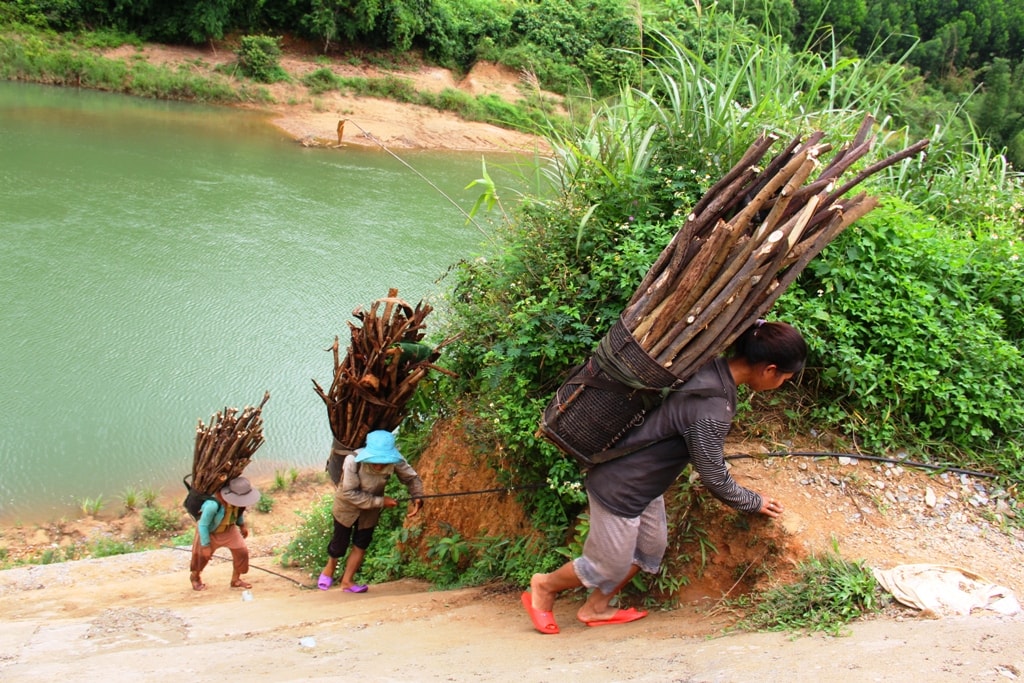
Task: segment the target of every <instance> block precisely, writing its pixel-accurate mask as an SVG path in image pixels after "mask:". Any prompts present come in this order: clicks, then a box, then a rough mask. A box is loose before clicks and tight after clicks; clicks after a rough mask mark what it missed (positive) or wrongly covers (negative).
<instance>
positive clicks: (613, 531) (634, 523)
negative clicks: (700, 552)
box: [572, 495, 668, 595]
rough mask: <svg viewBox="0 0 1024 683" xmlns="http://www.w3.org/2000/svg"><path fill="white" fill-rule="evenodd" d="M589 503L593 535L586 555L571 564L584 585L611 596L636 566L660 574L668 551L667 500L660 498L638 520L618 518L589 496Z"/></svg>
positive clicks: (586, 545) (586, 548)
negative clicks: (659, 571) (666, 550)
mask: <svg viewBox="0 0 1024 683" xmlns="http://www.w3.org/2000/svg"><path fill="white" fill-rule="evenodd" d="M587 500H588V501H589V502H590V531H589V533H588V534H587V540H586V541H584V543H583V555H582V556H581V557H578V558H576V559H575V560H573V563H572V566H573V569H574V570H575V571H576V576H578V577H579V579H580V581H582V582H583V585H584V586H586V587H587V588H596V589H597V590H599V591H601V592H602V593H604V594H605V595H608V594H609V593H611V592H612V591H613V590H615V587H616V586H618V585H619V584H620V583H622V582H623V580H624V579H625V578H626V576H627V575H628V574H629V570H630V567H632V566H633V565H634V564H635V565H637V566H638V567H640V571H644V572H647V573H649V574H657V573H658V570H659V569H660V568H661V560H662V558H663V557H664V556H665V548H667V547H668V521H667V520H666V518H665V499H664V498H663V497H662V496H658V497H657V498H655V499H654V500H652V501H651V502H650V504H648V505H647V507H646V508H645V509H644V511H643V512H642V513H641V514H640V516H639V517H619V516H618V515H616V514H614V513H612V512H611V511H610V510H608V509H607V508H605V507H603V506H602V505H601V504H600V503H599V502H597V500H595V499H594V497H593V496H590V495H588V496H587Z"/></svg>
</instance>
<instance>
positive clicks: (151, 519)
mask: <svg viewBox="0 0 1024 683" xmlns="http://www.w3.org/2000/svg"><path fill="white" fill-rule="evenodd" d="M142 524H143V526H145V527H146V531H149V532H153V533H157V532H163V531H176V530H178V529H180V528H181V513H179V512H178V510H169V509H167V508H164V507H160V506H159V505H154V506H152V507H148V508H144V509H143V510H142Z"/></svg>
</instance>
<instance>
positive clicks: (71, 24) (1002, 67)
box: [0, 0, 1024, 566]
mask: <svg viewBox="0 0 1024 683" xmlns="http://www.w3.org/2000/svg"><path fill="white" fill-rule="evenodd" d="M954 7H955V9H954ZM0 20H3V22H4V24H5V25H6V26H7V29H6V30H5V31H4V33H3V34H2V35H0V56H3V59H2V60H0V71H2V73H0V75H2V76H3V77H5V78H24V77H33V78H36V77H38V78H42V76H36V75H34V74H38V73H42V72H44V71H46V69H49V71H48V73H53V72H54V71H56V70H59V68H64V67H63V66H60V65H66V64H67V63H69V62H70V61H73V59H85V58H83V57H81V56H80V53H73V54H72V53H70V52H67V51H66V48H65V47H63V46H61V47H59V48H53V49H52V50H51V52H50V53H49V54H51V55H52V54H59V55H61V57H60V60H54V61H52V62H50V64H51V66H48V67H41V66H39V65H40V64H41V63H43V62H42V61H40V60H41V59H42V58H40V57H38V55H40V54H44V53H46V48H47V45H48V44H51V45H60V44H61V41H62V40H66V39H67V37H68V36H69V35H70V36H86V37H88V40H82V41H80V44H82V45H88V44H89V41H90V40H91V41H94V42H95V41H99V40H100V37H102V36H104V35H109V34H105V33H104V32H113V34H114V35H116V36H118V39H120V40H126V39H129V38H134V39H140V38H141V39H144V40H160V41H171V42H176V41H184V42H193V43H202V42H204V41H207V40H210V39H219V38H221V37H223V36H225V35H227V34H243V33H244V34H260V35H264V36H266V35H271V36H274V37H275V38H274V39H272V40H271V44H270V45H269V46H268V45H267V44H266V43H265V41H264V42H263V43H261V42H260V41H252V40H250V41H249V42H248V43H246V42H245V41H244V40H243V41H241V44H242V45H243V46H247V47H243V49H241V50H240V54H239V56H240V59H250V60H252V61H254V62H255V63H256V64H257V65H259V66H260V68H261V70H262V71H263V72H264V73H272V72H273V69H272V67H273V54H270V55H269V56H270V57H271V59H270V61H269V63H268V62H266V61H264V60H263V58H264V57H266V56H267V55H268V53H273V48H274V46H275V45H276V42H275V41H276V37H278V36H281V35H285V34H287V35H291V36H300V37H303V38H305V39H307V40H311V41H315V43H316V44H317V45H319V46H320V49H321V50H322V51H324V53H326V54H327V55H341V54H359V53H360V52H361V51H365V50H368V49H371V48H377V49H380V48H384V49H389V50H392V51H395V52H396V53H401V52H403V51H407V50H411V49H415V50H417V51H420V52H421V53H422V54H424V55H426V56H427V57H428V58H429V59H432V60H434V61H436V62H437V63H439V64H442V65H445V66H450V67H453V68H457V69H463V70H464V69H468V68H469V67H470V66H471V65H472V64H473V63H474V62H475V61H476V60H478V59H489V60H494V61H498V62H502V63H505V64H508V65H510V66H513V67H515V68H517V69H522V70H523V71H525V72H528V73H530V74H532V75H533V76H534V77H535V78H536V80H537V81H538V82H539V83H540V85H541V86H542V87H543V88H545V89H548V90H554V91H557V92H561V93H564V94H566V95H567V96H568V100H567V102H568V103H569V108H570V110H571V112H572V114H571V121H568V122H567V121H562V120H555V119H554V118H552V119H550V120H547V121H542V122H540V123H539V122H538V119H537V117H535V116H531V117H524V118H523V119H522V120H523V121H527V122H528V123H527V124H526V125H530V126H535V127H538V126H539V128H536V130H537V131H538V132H541V133H543V134H544V135H546V136H547V137H548V138H549V140H550V141H551V143H552V145H553V146H554V149H555V150H556V154H555V158H554V161H553V163H552V164H551V165H550V166H549V167H547V169H546V173H547V180H548V189H547V191H544V192H538V193H537V194H536V195H535V196H529V197H525V198H523V199H522V201H521V202H519V203H517V205H516V206H514V207H506V208H507V211H508V213H504V212H498V211H495V212H492V213H490V214H488V216H489V217H490V218H491V225H490V227H489V229H490V230H491V231H492V232H493V233H494V235H495V238H496V243H497V244H498V245H499V246H498V247H497V248H495V250H494V251H493V253H491V254H488V255H487V257H486V258H481V259H478V260H475V261H472V262H465V263H461V264H459V265H458V267H457V268H456V269H455V271H454V273H453V274H452V276H451V277H450V278H449V285H450V300H449V301H448V306H447V308H448V309H449V310H448V325H449V326H450V329H448V330H446V331H445V334H447V335H451V334H456V333H457V334H460V335H462V336H461V339H460V343H459V344H457V345H452V346H451V347H449V349H448V350H446V361H447V362H448V363H449V364H450V365H451V366H452V368H453V369H454V370H456V371H457V373H458V375H459V377H458V379H457V380H454V379H447V378H446V379H444V380H443V381H439V382H437V383H436V384H431V385H426V384H425V385H424V388H427V387H429V389H430V393H429V395H427V394H424V395H421V396H419V398H418V400H419V401H420V403H419V404H418V410H417V412H416V419H415V420H410V421H409V424H408V428H407V429H405V430H404V431H405V432H406V434H405V438H415V437H416V428H417V425H419V427H420V428H422V429H429V426H430V424H431V423H432V422H433V420H434V419H435V418H436V417H438V416H440V415H445V416H450V415H456V414H461V413H467V414H472V415H474V416H476V417H478V418H483V419H481V420H479V421H478V422H475V423H474V424H475V428H474V433H473V437H474V439H478V440H480V441H481V443H486V444H490V445H491V446H492V447H493V448H492V450H493V452H499V451H500V452H501V453H503V460H502V466H501V474H502V476H504V477H506V478H507V481H508V482H509V483H513V484H514V483H519V482H532V481H537V480H547V481H549V482H550V483H551V488H550V489H549V490H547V491H543V492H539V493H537V492H535V493H534V494H533V495H531V496H530V497H529V499H528V500H527V501H526V502H527V504H528V506H529V510H530V512H531V513H532V514H533V518H534V521H535V523H536V526H537V527H538V528H539V529H543V530H547V531H549V532H550V533H551V536H552V538H553V539H556V538H557V539H564V537H565V532H566V530H567V528H570V527H571V526H572V525H573V524H575V519H573V518H570V517H571V515H570V516H567V515H566V511H567V510H572V509H574V507H573V506H578V505H579V504H580V503H581V502H582V500H583V497H582V494H581V492H580V489H579V473H578V471H577V469H576V467H575V465H574V464H573V463H572V462H570V461H568V460H567V459H566V458H564V457H562V456H561V455H560V454H559V453H558V452H557V451H556V450H555V449H554V447H553V446H551V445H550V444H548V443H546V442H544V441H543V440H540V439H538V438H537V437H536V436H535V431H536V427H537V423H538V420H539V416H540V415H541V412H542V410H543V407H544V405H545V404H546V402H547V400H548V399H549V397H550V396H551V394H552V392H553V391H554V389H555V388H556V387H557V386H558V385H559V384H560V383H561V381H562V379H563V378H564V375H565V372H566V371H567V370H568V368H570V367H571V366H573V365H575V364H576V363H578V362H580V361H582V360H583V359H584V358H586V357H587V356H588V355H589V354H590V352H591V350H592V349H593V347H594V345H595V344H596V343H597V341H598V340H599V339H600V338H601V337H602V336H603V334H604V333H605V332H606V331H607V329H608V328H609V327H610V326H611V324H612V323H613V322H614V321H615V320H616V318H617V316H618V314H619V312H620V311H621V310H622V308H623V305H624V303H625V301H626V300H627V299H628V298H629V296H630V295H631V294H632V293H633V291H634V290H635V288H636V286H637V284H638V283H639V281H640V279H641V278H642V277H643V275H644V273H645V272H646V271H647V269H648V267H649V266H650V264H651V263H652V262H653V260H654V259H655V257H656V256H657V254H658V253H659V252H660V251H661V249H662V248H663V247H664V245H665V244H666V243H667V241H668V240H669V238H670V237H671V235H672V234H674V233H675V231H676V230H678V229H679V228H680V227H681V224H682V219H683V217H684V216H685V215H686V212H687V211H688V210H689V207H691V206H692V205H693V204H694V203H695V201H696V200H697V199H698V198H699V197H700V196H701V195H702V194H703V193H704V192H705V191H706V190H707V189H708V188H709V187H710V186H711V185H712V184H713V183H714V182H715V181H716V180H717V179H718V178H719V177H720V176H721V174H722V173H723V172H724V171H725V170H726V169H728V168H729V167H730V166H731V165H732V164H733V163H734V162H735V161H736V159H737V158H738V155H739V154H740V153H742V152H743V151H744V150H745V149H746V148H747V146H748V145H749V144H750V143H751V141H752V140H753V139H754V137H755V136H756V135H757V134H758V133H759V132H761V131H763V130H774V131H777V132H779V133H780V134H781V137H782V138H783V139H789V138H791V137H792V136H794V135H796V134H801V133H807V132H809V131H810V130H813V129H821V130H824V131H826V132H827V134H828V138H829V139H830V140H834V141H836V142H842V141H844V140H845V139H848V138H849V137H850V136H851V135H852V132H853V131H854V130H855V128H856V126H857V125H858V124H859V123H860V121H861V120H862V118H863V116H864V114H865V113H871V114H873V115H874V116H875V117H876V119H877V121H878V123H877V126H876V133H877V135H878V138H879V140H880V145H879V149H878V153H879V154H880V155H883V156H884V154H885V153H886V152H888V151H892V150H894V149H897V148H900V147H902V146H904V145H906V144H909V143H910V142H913V141H915V140H917V139H920V138H925V137H927V138H930V139H931V145H930V148H929V151H928V154H927V155H925V156H922V157H920V158H915V159H910V160H907V161H906V162H905V163H903V164H901V165H900V166H898V167H894V168H892V169H890V170H889V172H887V173H884V174H880V175H878V176H874V177H873V178H872V179H871V180H870V182H869V184H868V187H867V188H866V189H867V190H868V191H870V192H871V193H873V194H876V195H878V196H879V197H881V198H882V205H881V207H880V208H879V209H877V210H875V211H874V212H873V213H871V214H870V215H869V216H868V217H867V218H865V219H864V220H862V221H861V222H859V223H858V224H857V225H855V226H854V227H853V228H851V229H849V230H848V231H847V232H846V233H844V234H843V235H842V236H841V237H840V238H839V239H837V240H836V241H835V242H834V243H833V244H832V245H831V246H830V247H829V248H827V249H826V251H825V252H824V253H823V254H822V255H821V256H820V257H819V258H818V259H816V260H815V261H814V262H812V264H811V266H810V267H808V268H807V270H806V271H805V272H804V274H803V275H802V277H801V278H800V279H799V280H798V281H797V282H796V283H795V284H794V285H793V286H792V287H791V288H790V290H789V291H788V292H787V294H786V295H785V296H784V297H783V298H782V299H781V300H780V301H779V302H778V304H777V305H776V307H775V310H774V311H773V315H774V316H776V317H780V318H785V319H787V320H790V321H792V322H794V323H795V324H796V325H797V326H798V327H800V329H801V330H802V331H804V332H805V333H806V335H807V336H808V339H809V342H810V345H811V349H812V357H811V359H810V363H809V366H808V368H807V370H806V371H805V373H804V374H803V376H802V377H801V378H800V380H799V382H798V383H797V384H796V385H795V386H794V387H792V388H790V389H788V390H785V391H783V392H779V393H778V395H774V397H773V398H770V399H767V398H762V397H748V399H747V400H748V401H749V402H750V404H752V405H753V406H754V407H757V408H759V409H760V408H772V409H774V410H775V411H776V412H777V413H779V414H780V415H783V416H784V417H785V418H786V419H787V420H789V421H790V422H789V424H790V429H791V430H793V431H794V432H800V433H804V434H811V433H815V434H821V433H825V432H828V433H830V434H833V435H834V436H833V441H832V442H831V444H832V446H833V447H834V448H835V449H838V450H842V449H863V450H868V451H876V452H882V453H893V454H894V453H897V452H904V453H908V454H911V455H913V456H914V457H916V458H920V459H925V460H932V461H939V462H944V463H948V464H951V465H960V466H969V467H974V468H980V469H984V470H986V471H991V472H994V473H997V474H998V475H999V477H1000V479H999V481H1000V483H1001V485H1002V486H1004V487H1006V488H1007V489H1008V490H1009V491H1010V492H1011V493H1012V492H1015V491H1016V488H1015V487H1016V485H1017V484H1018V483H1019V482H1021V481H1022V480H1024V453H1022V448H1021V445H1022V443H1024V442H1022V429H1024V389H1022V388H1021V383H1020V381H1019V378H1020V377H1021V376H1022V375H1024V358H1022V355H1021V341H1022V332H1024V323H1022V322H1021V321H1022V312H1024V311H1022V300H1021V297H1022V294H1021V292H1024V269H1022V268H1021V263H1020V250H1021V249H1020V240H1021V237H1022V235H1021V233H1022V230H1024V227H1022V226H1024V222H1022V218H1024V209H1022V198H1024V191H1022V185H1021V175H1020V174H1019V172H1017V171H1016V170H1015V169H1016V168H1019V167H1021V164H1024V95H1022V91H1021V89H1020V86H1019V84H1020V83H1021V82H1024V78H1022V76H1024V66H1022V57H1024V5H1022V3H1017V2H1010V1H1008V0H1007V1H1000V0H961V1H960V2H958V3H956V4H955V5H954V3H946V2H940V1H939V0H934V1H933V2H926V1H916V2H900V1H889V2H882V1H881V0H832V1H831V2H827V3H826V2H821V1H820V0H794V1H788V0H786V1H781V0H757V1H755V0H748V1H747V2H736V3H722V4H710V5H703V4H700V3H691V2H682V1H679V0H669V1H667V2H652V1H645V2H640V3H639V4H638V3H636V2H626V1H625V0H593V1H591V2H582V1H569V0H544V1H543V2H517V1H507V2H497V1H495V0H371V1H365V2H353V1H348V0H288V1H286V2H281V1H280V0H265V1H264V2H261V3H255V4H254V3H242V2H235V1H230V0H228V1H218V0H187V1H184V2H180V3H172V4H168V3H157V2H152V1H151V0H137V1H135V2H122V1H117V2H114V1H111V0H81V1H75V0H17V1H14V2H3V3H0ZM56 32H63V33H56ZM127 34H130V36H127ZM126 36H127V37H126ZM68 55H71V56H68ZM4 64H6V66H3V65H4ZM54 64H55V65H54ZM75 68H76V69H79V72H76V73H79V76H80V71H81V69H82V68H84V67H75ZM104 68H106V67H104ZM26 74H29V75H26ZM318 79H319V81H324V82H327V81H330V80H331V75H330V72H329V69H326V73H323V74H321V75H320V77H318ZM63 82H67V81H63ZM72 82H73V81H72ZM309 85H310V87H311V88H312V87H314V86H317V87H321V86H323V83H319V86H318V84H316V83H312V82H311V83H310V84H309ZM328 85H330V86H331V87H334V86H336V85H337V84H333V85H331V84H328ZM190 96H195V93H194V92H193V93H192V94H191V95H190ZM502 117H503V118H508V119H510V118H512V117H513V114H511V113H509V112H505V113H504V114H503V115H502ZM478 220H482V218H481V217H478ZM768 401H771V403H768ZM484 426H485V427H484ZM746 428H747V429H749V430H756V429H757V426H756V425H748V426H747V427H746ZM438 542H440V541H438ZM449 545H450V542H449ZM552 545H553V546H554V545H560V543H553V544H552ZM446 547H447V546H446ZM388 550H389V552H390V549H388ZM450 551H451V548H450V547H448V548H447V550H445V552H450ZM551 561H552V558H551V557H537V558H532V559H531V562H533V563H534V564H536V565H537V566H544V565H546V564H547V565H549V564H550V563H551ZM388 563H389V566H390V565H391V564H393V562H392V560H390V559H389V560H388ZM370 564H371V565H372V564H373V562H372V560H371V562H370ZM463 564H464V563H463Z"/></svg>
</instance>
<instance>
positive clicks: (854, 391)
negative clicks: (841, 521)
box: [780, 201, 1024, 472]
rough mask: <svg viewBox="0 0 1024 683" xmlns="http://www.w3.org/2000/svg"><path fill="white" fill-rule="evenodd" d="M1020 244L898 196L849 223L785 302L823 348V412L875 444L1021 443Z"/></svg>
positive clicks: (819, 350) (979, 447)
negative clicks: (948, 221) (975, 231)
mask: <svg viewBox="0 0 1024 683" xmlns="http://www.w3.org/2000/svg"><path fill="white" fill-rule="evenodd" d="M1018 249H1019V247H1018V246H1016V244H1015V243H1014V242H1013V241H1012V240H1006V239H994V238H992V237H991V236H990V235H988V234H984V235H981V236H979V237H977V238H975V237H972V236H962V235H957V234H951V233H950V231H949V230H948V229H946V228H944V227H943V226H942V225H941V224H940V223H939V222H937V221H935V220H933V219H930V218H929V217H928V216H925V215H923V214H921V213H920V212H918V211H917V210H915V209H914V207H912V206H909V205H906V204H903V203H900V202H897V201H891V202H890V203H889V204H888V205H887V206H885V207H882V208H879V209H876V210H875V211H874V212H873V213H872V214H869V215H868V216H867V217H866V218H865V219H863V220H862V221H861V222H860V223H859V224H858V225H857V226H854V227H852V228H851V229H849V230H847V231H846V232H845V233H844V234H843V235H841V236H840V237H839V238H838V239H837V240H835V241H834V242H833V243H832V245H830V246H829V247H828V248H827V249H826V251H825V253H824V254H823V255H822V256H821V257H820V258H819V259H816V260H815V261H812V262H811V264H810V265H809V267H808V268H807V269H806V270H805V272H804V274H803V275H802V276H801V278H800V280H799V282H798V283H797V287H795V288H794V290H793V291H791V292H790V293H787V295H786V300H785V301H783V302H781V304H780V309H781V310H782V311H784V312H785V314H786V315H787V317H788V318H790V319H792V320H793V321H794V322H795V323H797V324H798V325H799V326H800V328H801V330H802V331H804V332H805V333H806V334H807V336H808V339H809V342H810V344H811V347H812V349H813V352H814V357H813V358H812V360H811V363H810V366H811V370H810V371H809V373H808V379H809V380H810V382H811V383H812V384H813V385H814V386H815V387H816V388H817V389H818V391H819V397H818V401H817V407H816V408H814V409H813V416H814V418H815V419H817V420H821V421H823V422H825V423H826V424H829V425H831V426H833V427H839V428H841V429H842V430H843V431H845V432H847V433H850V434H855V435H856V436H857V438H858V439H859V440H860V441H861V443H863V444H864V445H866V446H867V447H868V448H871V449H887V448H889V447H891V446H892V445H893V444H908V443H915V442H916V443H922V444H930V445H932V447H935V448H942V447H945V449H946V450H949V449H950V448H953V449H959V450H962V451H967V452H975V453H977V452H992V451H993V450H999V449H1000V448H1002V447H1003V446H1005V444H1006V443H1007V441H1009V440H1012V439H1015V438H1016V437H1017V436H1018V435H1019V433H1020V431H1021V429H1022V427H1024V391H1022V389H1021V387H1020V384H1019V383H1018V382H1015V381H1013V380H1012V379H1011V378H1013V377H1017V376H1019V375H1020V374H1021V373H1022V372H1024V358H1022V356H1021V352H1020V349H1019V348H1018V347H1017V346H1016V345H1015V342H1016V341H1019V336H1018V335H1019V330H1020V321H1019V311H1020V305H1021V298H1020V294H1019V292H1021V291H1024V271H1022V270H1021V269H1020V268H1019V267H1016V265H1015V264H1016V262H1017V255H1016V254H1017V250H1018ZM855 416H861V419H859V420H858V419H856V417H855ZM1016 469H1017V471H1018V472H1019V471H1020V469H1021V465H1017V468H1016Z"/></svg>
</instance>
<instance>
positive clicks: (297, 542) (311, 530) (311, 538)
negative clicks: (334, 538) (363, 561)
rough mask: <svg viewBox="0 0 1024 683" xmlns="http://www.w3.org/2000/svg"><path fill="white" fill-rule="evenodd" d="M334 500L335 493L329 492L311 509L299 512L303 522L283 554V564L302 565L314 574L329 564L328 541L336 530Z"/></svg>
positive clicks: (287, 565)
mask: <svg viewBox="0 0 1024 683" xmlns="http://www.w3.org/2000/svg"><path fill="white" fill-rule="evenodd" d="M333 502H334V496H333V494H327V495H325V496H323V497H322V498H320V500H319V501H318V502H317V503H315V504H314V505H313V506H312V507H311V508H310V509H309V510H307V511H306V512H301V513H299V516H300V517H301V518H302V524H300V525H299V529H298V531H296V532H295V536H294V537H293V538H292V540H291V542H290V543H289V544H288V547H287V548H285V550H284V553H283V554H282V555H281V564H282V565H283V566H286V567H301V568H303V569H305V570H307V571H309V572H310V573H311V574H312V573H316V572H319V571H320V570H321V569H322V568H323V566H324V565H325V564H327V559H328V558H327V542H328V541H330V540H331V533H332V532H333V530H334V516H333V515H332V514H331V505H332V504H333Z"/></svg>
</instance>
